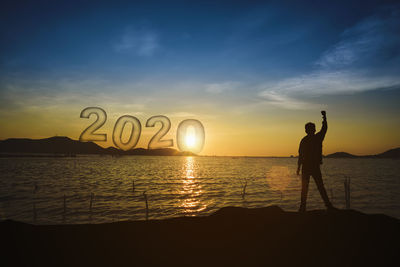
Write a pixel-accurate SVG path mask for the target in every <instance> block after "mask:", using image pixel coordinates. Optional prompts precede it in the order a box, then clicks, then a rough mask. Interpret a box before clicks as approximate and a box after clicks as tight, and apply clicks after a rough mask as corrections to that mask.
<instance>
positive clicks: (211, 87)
mask: <svg viewBox="0 0 400 267" xmlns="http://www.w3.org/2000/svg"><path fill="white" fill-rule="evenodd" d="M239 86H240V84H239V83H238V82H233V81H229V82H222V83H210V84H206V85H205V91H206V92H208V93H212V94H220V93H222V92H226V91H230V90H233V89H235V88H238V87H239Z"/></svg>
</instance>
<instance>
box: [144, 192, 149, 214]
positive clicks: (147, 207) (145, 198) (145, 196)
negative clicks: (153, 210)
mask: <svg viewBox="0 0 400 267" xmlns="http://www.w3.org/2000/svg"><path fill="white" fill-rule="evenodd" d="M143 196H144V201H145V202H146V221H147V220H148V219H149V203H148V202H147V195H146V191H144V192H143Z"/></svg>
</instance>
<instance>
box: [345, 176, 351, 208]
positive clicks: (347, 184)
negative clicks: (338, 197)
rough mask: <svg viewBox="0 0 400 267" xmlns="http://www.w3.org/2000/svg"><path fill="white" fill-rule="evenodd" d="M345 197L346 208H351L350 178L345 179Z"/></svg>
mask: <svg viewBox="0 0 400 267" xmlns="http://www.w3.org/2000/svg"><path fill="white" fill-rule="evenodd" d="M344 197H345V201H346V209H350V178H347V177H346V179H345V180H344Z"/></svg>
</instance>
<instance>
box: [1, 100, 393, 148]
mask: <svg viewBox="0 0 400 267" xmlns="http://www.w3.org/2000/svg"><path fill="white" fill-rule="evenodd" d="M104 109H105V110H106V111H107V116H108V118H107V121H106V123H105V124H104V126H102V127H101V129H99V130H98V131H97V132H98V133H106V134H107V135H108V139H107V141H106V142H96V143H97V144H98V145H100V146H102V147H110V146H114V144H113V141H112V132H113V127H114V124H115V122H116V120H117V119H118V117H120V116H121V115H124V114H132V115H133V116H136V117H137V118H138V119H139V120H140V122H141V124H142V132H141V135H140V139H139V142H138V144H137V146H136V147H143V148H147V145H148V143H149V141H150V139H151V138H152V137H153V136H154V134H155V133H156V132H157V131H158V128H157V127H153V128H152V127H144V125H145V123H146V120H147V119H148V118H150V117H151V114H154V113H156V114H165V115H166V116H168V117H169V118H170V120H171V129H170V131H169V132H168V133H167V134H166V135H165V136H164V137H163V139H165V140H167V139H172V140H174V146H173V148H175V149H177V142H176V130H177V127H178V125H179V123H180V122H181V121H182V120H184V119H190V118H195V119H198V120H200V121H201V122H202V123H203V125H204V128H205V133H206V135H205V136H206V137H205V145H204V148H203V150H202V151H201V152H200V153H199V154H200V155H216V156H290V155H294V156H296V155H297V151H298V145H299V142H300V140H301V138H302V137H303V136H304V135H305V133H304V123H305V122H307V121H313V122H314V123H315V124H316V126H317V130H319V128H320V127H321V122H320V121H321V118H320V117H321V116H320V114H319V111H307V112H298V111H282V112H281V113H280V112H276V113H271V114H270V115H269V113H267V114H260V115H254V116H247V115H246V114H244V115H241V116H239V115H236V114H229V113H223V111H215V115H214V116H210V115H207V114H206V115H202V114H201V113H200V112H199V111H197V112H196V110H188V111H187V112H188V114H189V112H191V113H193V114H198V115H190V114H189V115H188V116H182V115H179V116H174V115H170V114H169V113H168V112H166V111H162V110H160V111H158V110H156V111H154V112H153V113H149V114H147V113H146V114H139V115H137V114H135V113H134V112H130V111H129V110H130V109H127V110H123V113H122V112H118V113H116V111H118V110H119V108H118V107H116V106H112V107H107V106H105V107H104ZM81 110H82V107H81V106H79V107H73V106H71V107H68V105H65V106H61V107H57V108H53V109H51V110H48V109H47V110H46V109H44V111H41V110H40V109H35V110H31V109H30V110H27V111H26V112H16V111H13V112H10V113H6V114H4V115H3V116H1V117H0V125H1V131H0V139H2V140H4V139H7V138H33V139H39V138H47V137H51V136H56V135H59V136H68V137H70V138H72V139H75V140H77V139H78V138H79V135H80V134H81V132H82V131H83V130H84V129H85V128H86V127H88V126H89V125H90V123H92V122H93V121H94V118H93V119H92V118H91V119H81V118H79V114H80V111H81ZM114 110H115V111H114ZM327 115H328V125H329V126H328V133H327V135H326V138H325V141H324V146H323V153H324V154H330V153H334V152H340V151H345V152H349V153H352V154H356V155H366V154H378V153H381V152H384V151H386V150H388V149H391V148H396V147H398V146H399V144H400V135H398V134H397V133H398V132H399V131H400V125H399V124H393V123H392V121H393V120H394V118H390V117H387V118H384V119H379V118H378V117H376V118H375V117H372V118H370V119H366V118H364V119H362V118H363V117H359V118H357V119H355V118H352V117H351V116H352V114H337V113H333V112H329V111H328V114H327ZM393 116H395V114H393ZM373 118H375V119H373ZM124 132H125V133H124V134H128V132H129V128H128V127H127V129H126V130H125V131H124ZM123 138H125V137H123ZM184 142H185V144H186V145H188V146H196V144H197V140H196V136H194V135H193V134H191V133H190V129H188V133H187V134H186V138H185V139H184ZM366 144H368V145H366Z"/></svg>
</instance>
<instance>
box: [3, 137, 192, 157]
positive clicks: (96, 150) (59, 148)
mask: <svg viewBox="0 0 400 267" xmlns="http://www.w3.org/2000/svg"><path fill="white" fill-rule="evenodd" d="M0 153H24V154H26V153H35V154H36V153H44V154H66V155H74V154H103V155H150V156H192V155H195V154H194V153H191V152H180V151H178V150H176V149H173V148H159V149H145V148H136V149H131V150H127V151H123V150H120V149H117V148H115V147H108V148H103V147H101V146H99V145H97V144H95V143H93V142H81V141H77V140H72V139H71V138H69V137H65V136H54V137H50V138H44V139H26V138H10V139H6V140H2V141H0Z"/></svg>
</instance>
